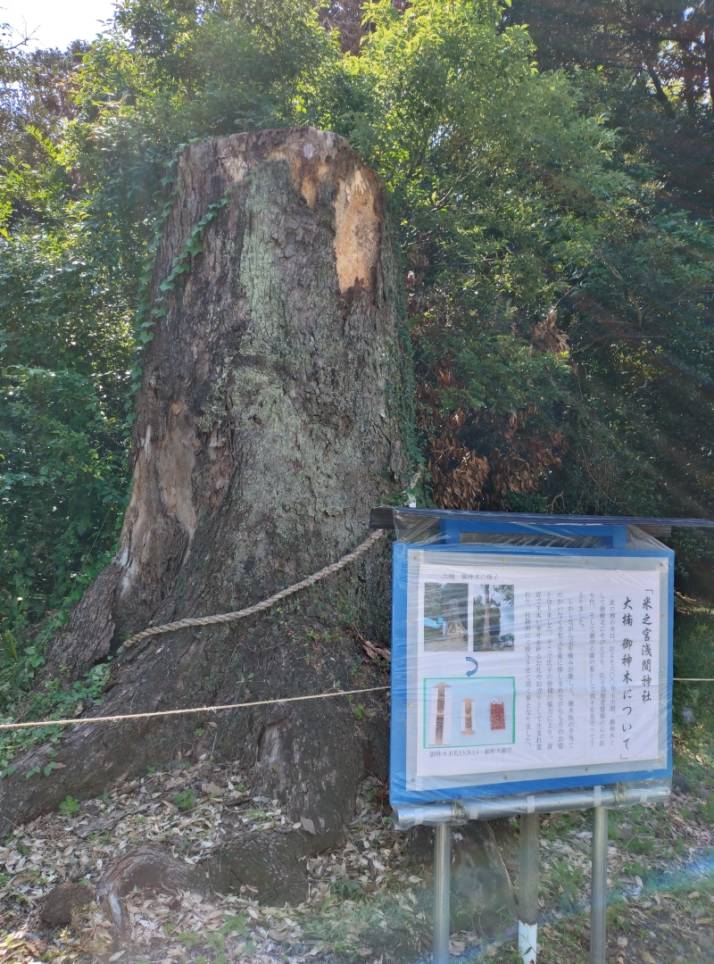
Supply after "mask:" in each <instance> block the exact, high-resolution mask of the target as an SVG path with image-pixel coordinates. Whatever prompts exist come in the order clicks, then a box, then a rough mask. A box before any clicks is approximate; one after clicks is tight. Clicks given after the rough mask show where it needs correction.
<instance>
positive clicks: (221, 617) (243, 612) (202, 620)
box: [121, 529, 384, 649]
mask: <svg viewBox="0 0 714 964" xmlns="http://www.w3.org/2000/svg"><path fill="white" fill-rule="evenodd" d="M383 535H384V529H376V530H375V531H374V532H372V533H371V534H370V535H369V536H367V538H366V539H365V540H364V542H361V543H360V544H359V545H358V546H357V548H356V549H353V550H352V552H348V553H347V555H346V556H343V557H342V558H341V559H338V561H337V562H333V563H332V565H330V566H325V567H324V568H323V569H320V570H319V571H318V572H314V573H313V574H312V575H311V576H308V577H307V578H306V579H302V580H301V581H300V582H296V583H294V585H292V586H288V587H287V589H281V590H280V592H276V593H274V594H273V595H272V596H268V598H267V599H262V600H261V601H260V602H257V603H255V604H254V605H253V606H247V607H246V608H245V609H238V610H236V611H235V612H232V613H218V614H216V615H214V616H193V617H189V618H187V619H177V620H176V622H173V623H165V624H164V625H163V626H149V628H148V629H142V631H141V632H140V633H135V634H134V635H133V636H130V637H129V638H128V639H125V640H124V642H123V643H122V646H121V648H122V649H129V647H131V646H136V644H137V643H140V642H141V641H142V639H149V637H150V636H161V635H162V634H163V633H173V632H175V631H176V630H177V629H189V628H190V627H192V626H215V625H218V624H221V623H233V622H236V620H238V619H246V618H247V617H248V616H254V615H255V614H256V613H260V612H263V611H264V610H265V609H270V607H271V606H274V605H275V604H276V603H278V602H280V601H281V599H287V598H288V596H292V595H294V593H296V592H300V590H302V589H308V588H309V587H310V586H314V585H315V583H317V582H320V581H321V580H322V579H326V578H327V577H328V576H332V575H334V573H336V572H339V571H340V569H344V568H345V567H346V566H349V564H350V563H351V562H354V561H355V560H356V559H359V557H360V556H363V555H364V554H365V552H368V551H369V549H371V548H372V546H373V545H374V544H375V543H376V542H378V541H379V540H380V539H381V538H382V536H383Z"/></svg>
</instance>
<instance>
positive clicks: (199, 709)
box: [0, 686, 389, 730]
mask: <svg viewBox="0 0 714 964" xmlns="http://www.w3.org/2000/svg"><path fill="white" fill-rule="evenodd" d="M388 689H389V687H388V686H367V687H364V688H363V689H358V690H336V691H335V692H332V693H330V692H325V693H311V694H309V695H308V696H284V697H280V698H278V699H272V700H251V701H250V702H247V703H222V704H218V705H217V706H187V707H185V708H183V709H178V710H151V711H147V712H145V713H119V714H117V715H115V716H77V717H72V718H70V719H64V720H31V721H30V722H28V723H0V730H31V729H37V728H38V727H43V726H89V725H92V724H94V723H120V722H124V721H125V720H146V719H153V718H155V717H157V716H188V715H189V714H192V713H218V712H220V711H221V710H240V709H245V708H247V707H253V706H274V705H276V704H278V703H303V702H306V701H307V700H329V699H333V698H334V697H336V696H357V695H358V694H360V693H379V692H381V691H383V690H388Z"/></svg>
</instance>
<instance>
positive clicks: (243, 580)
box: [0, 128, 408, 839]
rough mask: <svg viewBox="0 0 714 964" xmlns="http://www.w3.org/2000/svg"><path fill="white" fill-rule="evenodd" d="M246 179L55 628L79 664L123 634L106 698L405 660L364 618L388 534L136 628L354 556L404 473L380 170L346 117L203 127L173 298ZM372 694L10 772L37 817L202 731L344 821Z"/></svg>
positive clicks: (151, 696) (305, 819)
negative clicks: (273, 596) (234, 619)
mask: <svg viewBox="0 0 714 964" xmlns="http://www.w3.org/2000/svg"><path fill="white" fill-rule="evenodd" d="M223 197H225V198H227V204H226V205H225V206H224V207H223V208H222V209H221V210H220V212H219V213H218V215H217V217H215V219H214V220H212V221H211V222H210V223H209V224H208V225H207V227H206V229H205V232H204V235H203V238H202V243H203V247H202V251H201V252H200V253H198V254H196V255H195V257H193V259H192V261H191V265H190V271H188V272H187V273H185V274H182V275H180V276H179V278H178V279H177V282H176V284H175V286H174V287H173V289H172V290H171V291H170V292H169V293H168V294H167V295H166V296H165V300H164V302H162V304H164V305H165V306H166V310H165V311H163V309H162V316H161V317H160V318H159V320H158V321H157V323H156V327H155V333H154V337H153V340H152V342H151V344H150V345H149V347H148V349H147V352H146V356H145V361H144V375H143V385H142V388H141V390H140V392H139V395H138V397H137V402H136V413H137V418H136V425H135V432H134V475H133V488H132V496H131V502H130V505H129V508H128V509H127V512H126V517H125V520H124V528H123V533H122V537H121V544H120V548H119V552H118V554H117V556H116V558H115V559H114V561H113V562H112V563H111V565H110V566H109V567H108V568H107V569H106V570H105V571H104V572H103V573H102V575H101V576H100V577H99V578H98V579H97V581H96V582H95V583H94V585H93V586H92V587H91V588H90V589H89V590H88V592H87V594H86V595H85V597H84V599H83V600H82V602H81V603H80V604H79V605H78V607H77V608H76V610H75V612H74V613H73V616H72V618H71V620H70V623H69V625H68V628H67V630H66V631H65V632H64V633H63V634H61V635H60V636H59V637H58V638H57V639H56V640H55V642H54V644H53V646H52V647H51V651H50V656H49V665H50V667H51V669H52V671H53V672H54V673H61V674H63V675H64V676H65V677H66V678H68V679H69V678H76V677H78V676H79V675H81V674H82V673H84V672H85V671H86V670H87V669H89V668H90V666H92V665H93V664H94V663H96V662H97V661H98V660H102V659H104V658H105V657H106V656H107V655H108V654H111V653H114V654H116V656H115V661H114V664H113V670H112V675H111V679H110V684H109V686H108V691H107V694H106V698H105V699H104V701H103V703H102V705H101V706H100V707H98V708H97V709H95V710H94V711H93V712H94V713H95V714H96V715H99V714H100V713H101V714H113V713H122V712H131V711H138V710H142V709H161V708H169V707H181V706H191V705H194V704H210V703H224V702H237V701H242V700H255V699H262V698H270V697H275V696H291V695H300V694H304V693H314V692H318V691H322V690H326V689H329V688H331V687H333V686H335V685H337V686H340V687H344V688H352V687H355V686H359V685H370V684H371V683H374V682H375V681H376V682H383V679H384V674H383V672H382V671H378V670H375V669H374V668H373V667H372V666H368V665H367V664H366V663H365V661H364V659H363V658H362V652H361V650H360V648H359V645H358V643H357V642H356V640H355V636H354V634H351V633H350V632H349V631H348V630H349V627H350V626H354V627H358V628H360V629H361V630H362V631H363V632H364V633H365V634H377V635H380V634H382V635H383V633H384V627H385V623H386V619H387V613H388V606H387V599H386V597H385V589H386V578H385V577H386V573H387V569H388V565H387V552H386V546H385V547H381V548H379V547H378V548H377V549H376V550H372V551H371V552H370V554H369V556H368V557H365V559H364V561H363V562H362V563H360V564H357V565H355V566H353V567H352V568H351V570H350V571H349V572H345V573H344V574H342V575H341V576H339V577H332V578H331V579H330V580H329V581H327V582H324V583H322V584H321V585H320V586H318V587H316V588H314V589H312V590H310V591H309V592H307V593H304V594H302V595H300V596H299V597H295V598H294V600H293V601H292V602H291V603H289V604H285V605H283V606H281V607H280V608H279V609H277V610H274V611H272V612H271V613H269V614H267V615H266V616H263V617H255V618H253V619H250V620H247V621H245V622H241V623H237V624H235V625H230V626H225V627H211V628H209V629H200V630H196V629H193V630H183V631H181V632H176V633H173V634H170V635H166V636H160V637H157V638H155V639H153V640H150V641H148V642H147V643H145V644H143V645H141V646H139V647H137V649H136V650H128V651H121V650H119V649H118V647H119V643H120V642H121V640H122V639H124V638H126V637H127V636H128V635H129V634H131V633H133V632H135V631H137V630H139V629H142V628H144V627H145V626H147V625H149V624H161V623H165V622H168V621H171V620H175V619H178V618H182V617H185V616H197V615H205V614H211V613H216V612H224V611H226V610H232V609H236V608H240V607H243V606H247V605H249V604H250V603H252V602H255V601H257V600H259V599H261V598H263V597H265V596H267V595H268V594H270V593H272V592H274V591H275V590H277V589H280V588H282V587H284V586H287V585H289V584H291V583H293V582H294V581H296V580H299V579H301V578H303V577H305V576H306V575H308V574H310V573H311V572H313V571H315V570H317V569H319V568H321V567H322V566H324V565H325V564H326V563H328V562H331V561H335V560H337V559H338V558H340V556H342V555H343V554H344V553H346V552H347V551H349V550H350V549H352V548H354V546H355V545H356V544H358V543H359V542H360V541H361V540H362V539H363V538H364V537H365V535H366V534H367V519H368V514H369V509H370V507H371V506H372V505H374V504H375V503H378V502H380V501H383V500H384V499H385V497H388V496H389V495H392V494H394V493H395V492H397V491H398V490H399V489H400V487H401V485H402V484H403V482H404V472H405V469H406V466H405V454H404V447H403V444H402V428H403V426H402V418H403V416H402V415H401V414H400V413H402V412H404V411H408V405H405V398H406V393H405V388H404V380H403V374H402V373H403V368H402V358H401V353H400V348H399V334H398V311H397V307H396V306H397V301H398V297H397V283H396V275H395V263H394V260H393V255H392V251H391V248H390V244H389V242H388V235H387V231H386V228H385V214H384V206H383V198H382V192H381V190H380V187H379V184H378V182H377V180H376V178H375V176H374V175H373V174H372V173H371V172H370V171H369V170H368V169H366V168H365V167H364V166H363V165H362V164H361V163H360V162H359V160H358V159H357V157H356V156H355V155H354V153H353V152H352V151H351V150H350V148H349V147H348V145H347V143H346V142H345V141H344V140H342V139H341V138H340V137H337V136H336V135H334V134H330V133H324V132H320V131H317V130H314V129H310V128H307V129H300V130H288V131H266V132H261V133H255V134H239V135H234V136H231V137H222V138H216V139H214V140H210V141H206V142H203V143H200V144H195V145H193V146H191V147H189V148H188V149H187V150H186V152H185V153H184V155H183V156H182V159H181V161H180V164H179V167H178V175H177V185H176V193H175V202H174V205H173V209H172V212H171V214H170V216H169V219H168V221H167V224H166V228H165V232H164V236H163V241H162V244H161V247H160V249H159V253H158V256H157V260H156V265H155V270H154V277H153V282H152V289H153V292H154V296H155V297H154V303H158V292H159V291H160V286H161V284H162V282H163V281H165V279H166V278H167V276H168V275H169V274H170V272H171V270H172V266H174V265H175V263H176V260H177V258H179V257H180V255H181V253H182V252H183V251H184V250H185V246H186V243H187V239H188V238H189V237H190V236H191V235H192V231H193V230H194V228H195V226H196V224H197V223H198V222H199V221H200V219H201V218H202V217H204V216H205V214H206V212H207V211H208V210H209V206H210V205H212V204H214V203H215V202H217V201H219V200H220V199H221V198H223ZM360 703H361V704H362V706H361V707H360V708H359V711H358V712H355V708H354V706H353V705H351V704H350V702H349V701H348V700H347V699H332V700H324V701H320V702H313V703H305V704H292V705H284V706H275V707H269V708H265V709H263V708H260V709H256V710H253V711H235V712H229V713H223V714H221V715H218V716H216V718H215V723H216V724H217V726H216V727H215V729H211V730H210V732H209V733H208V734H206V735H204V736H203V737H200V736H197V734H196V731H197V728H199V727H201V725H202V724H204V723H205V718H202V717H178V718H173V719H165V720H160V721H155V720H154V721H140V722H136V723H121V724H111V725H109V726H106V725H105V726H99V725H97V726H92V727H78V728H74V729H72V730H71V731H69V732H67V733H66V734H65V735H64V736H63V739H62V741H61V742H60V743H59V744H58V746H57V747H56V748H55V750H56V755H55V756H54V760H55V762H56V763H59V764H61V765H62V766H61V767H59V768H56V769H54V770H53V772H52V773H51V775H50V776H48V777H43V776H41V775H39V776H36V777H33V778H31V779H25V776H24V773H25V772H27V770H28V769H29V768H30V767H35V766H37V765H43V764H44V763H45V762H46V761H47V760H48V759H49V757H48V755H47V750H46V749H40V750H36V751H33V752H32V753H29V754H27V755H26V757H25V758H24V759H22V760H21V761H20V765H19V770H18V773H17V774H16V775H15V776H13V777H11V778H8V779H7V780H5V781H3V783H2V784H1V785H0V808H1V809H0V814H2V816H3V818H4V820H5V821H6V822H7V823H13V822H16V821H18V820H26V819H28V818H31V817H33V816H35V815H37V814H39V813H41V812H43V811H46V810H47V809H49V808H53V807H55V806H56V805H57V803H58V801H60V800H61V799H62V798H63V797H64V796H65V795H66V794H68V793H71V794H74V795H75V796H80V795H84V796H86V795H90V794H94V793H97V792H100V791H101V790H102V788H104V787H106V786H107V785H108V783H110V782H111V781H114V780H116V779H118V778H120V777H124V776H128V775H131V774H137V773H138V772H141V771H142V770H145V769H146V768H147V767H149V766H154V767H155V766H161V765H164V764H166V763H167V762H168V761H170V760H171V759H173V758H175V757H176V756H177V754H179V753H181V754H187V753H191V752H198V751H200V750H201V749H203V750H206V751H211V752H214V753H215V754H217V755H219V754H223V755H229V756H232V757H237V758H238V759H239V760H241V761H243V762H244V763H245V766H246V768H248V769H249V770H250V771H251V772H252V773H253V775H254V778H255V781H256V782H257V783H258V784H259V785H261V786H262V787H264V788H265V789H266V791H267V792H269V793H270V794H271V795H278V794H279V795H280V796H281V797H282V799H283V800H284V801H286V803H287V805H288V806H289V807H290V809H291V811H292V812H293V814H294V816H295V817H296V819H298V820H301V821H302V825H303V827H304V828H305V829H306V830H308V831H309V832H314V833H315V834H317V835H325V839H328V838H330V836H331V835H334V834H337V833H339V828H340V826H341V823H342V821H343V820H344V819H345V817H347V816H348V815H349V814H350V812H351V808H352V806H353V800H354V794H355V789H356V786H357V783H358V781H359V780H360V778H361V777H362V775H363V774H364V773H365V770H366V768H367V767H369V766H372V765H374V761H375V760H377V759H378V758H379V756H380V752H381V751H380V749H379V747H380V746H381V747H382V748H383V746H384V727H383V723H384V717H385V715H386V714H385V707H386V699H385V698H384V697H383V695H382V694H380V695H379V697H375V698H373V699H371V698H369V697H367V698H364V699H361V700H360ZM209 737H210V740H209V739H208V738H209ZM375 738H376V739H377V744H376V745H377V750H375ZM201 741H203V742H201ZM380 741H381V742H380ZM197 744H198V746H197Z"/></svg>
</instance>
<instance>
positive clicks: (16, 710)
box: [0, 624, 109, 778]
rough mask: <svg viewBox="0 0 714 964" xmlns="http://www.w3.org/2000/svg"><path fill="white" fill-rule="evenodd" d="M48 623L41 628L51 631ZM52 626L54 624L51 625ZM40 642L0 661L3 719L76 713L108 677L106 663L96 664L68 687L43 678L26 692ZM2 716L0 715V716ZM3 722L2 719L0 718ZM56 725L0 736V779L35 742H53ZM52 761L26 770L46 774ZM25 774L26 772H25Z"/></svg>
mask: <svg viewBox="0 0 714 964" xmlns="http://www.w3.org/2000/svg"><path fill="white" fill-rule="evenodd" d="M52 628H53V626H52V624H50V626H46V627H45V629H44V631H45V632H47V633H51V631H52ZM54 628H56V624H55V626H54ZM42 648H43V647H42V643H41V641H40V642H39V644H35V645H30V646H28V647H27V648H26V650H25V651H24V653H17V654H15V655H14V656H13V658H11V659H6V660H4V661H3V663H2V664H0V706H1V707H2V712H3V716H5V715H6V718H7V722H11V721H12V720H14V719H17V718H22V719H23V720H38V719H39V720H46V719H50V720H53V719H55V720H56V719H62V718H68V717H72V716H78V715H79V714H80V713H81V712H83V711H84V710H86V709H88V708H89V707H91V706H92V704H93V703H95V702H96V701H97V700H98V699H99V698H100V696H101V695H102V693H103V691H104V687H105V685H106V682H107V678H108V676H109V664H108V663H98V664H97V665H96V666H93V667H92V669H91V670H90V671H89V672H88V673H87V675H86V676H85V677H84V678H83V679H80V680H77V681H76V682H75V683H73V684H72V685H71V686H68V687H63V686H62V685H61V683H60V681H59V680H57V679H48V680H45V681H44V683H43V685H42V686H41V687H37V688H35V689H34V690H32V692H31V693H30V694H29V695H26V694H25V691H26V690H27V689H28V688H29V686H30V684H31V682H32V679H33V675H34V672H35V670H36V669H37V668H38V667H39V666H41V665H42ZM0 719H2V717H0ZM3 722H4V720H3ZM61 733H62V730H61V727H59V726H51V725H50V726H43V727H37V728H36V729H30V730H9V731H7V732H3V733H2V734H1V735H0V778H2V777H3V776H4V775H5V774H7V773H10V772H12V761H13V760H14V759H15V757H17V756H19V755H20V754H21V753H24V751H25V750H27V749H29V748H30V747H31V746H34V745H36V744H38V743H45V742H48V743H50V744H52V743H56V742H57V741H58V740H59V739H60V736H61ZM55 768H56V764H53V763H52V762H51V761H50V763H48V764H47V765H46V766H45V767H44V768H43V769H42V770H40V769H39V768H38V769H37V770H35V771H34V772H33V771H30V774H31V775H33V776H34V775H36V774H39V773H41V774H42V775H43V776H49V775H50V774H51V773H52V770H53V769H55ZM28 775H29V774H28Z"/></svg>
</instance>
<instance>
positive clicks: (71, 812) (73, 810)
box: [58, 794, 82, 817]
mask: <svg viewBox="0 0 714 964" xmlns="http://www.w3.org/2000/svg"><path fill="white" fill-rule="evenodd" d="M58 810H59V812H60V813H61V814H62V816H63V817H76V816H77V814H78V813H81V811H82V808H81V806H80V804H79V800H75V798H74V797H72V796H70V795H69V794H68V795H67V796H66V797H65V798H64V800H61V801H60V805H59V807H58Z"/></svg>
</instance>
